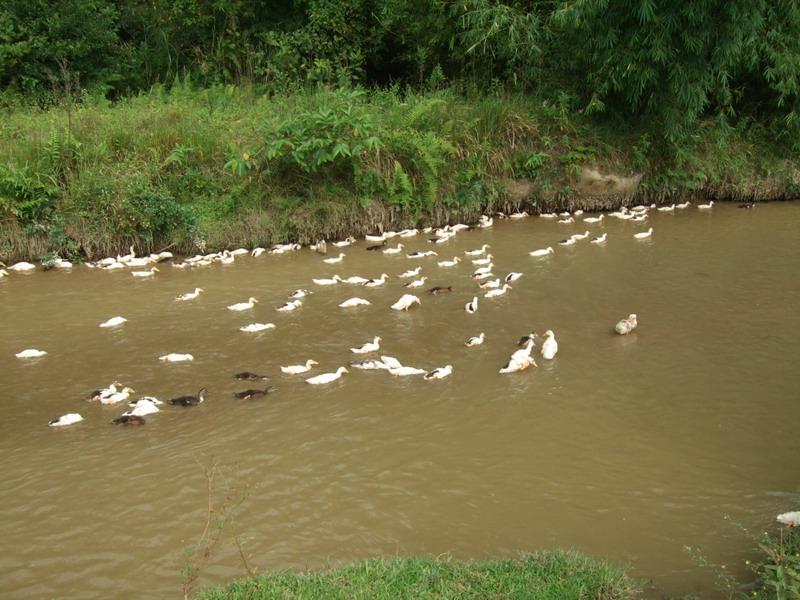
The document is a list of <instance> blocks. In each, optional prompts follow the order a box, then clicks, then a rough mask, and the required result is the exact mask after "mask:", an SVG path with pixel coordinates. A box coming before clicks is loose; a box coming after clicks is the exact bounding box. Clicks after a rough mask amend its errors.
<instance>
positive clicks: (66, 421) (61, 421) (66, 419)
mask: <svg viewBox="0 0 800 600" xmlns="http://www.w3.org/2000/svg"><path fill="white" fill-rule="evenodd" d="M81 421H83V417H82V416H80V415H79V414H78V413H67V414H66V415H62V416H60V417H58V418H57V419H51V420H49V421H48V422H47V424H48V425H49V426H50V427H66V426H67V425H74V424H75V423H80V422H81Z"/></svg>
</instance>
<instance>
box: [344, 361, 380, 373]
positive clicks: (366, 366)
mask: <svg viewBox="0 0 800 600" xmlns="http://www.w3.org/2000/svg"><path fill="white" fill-rule="evenodd" d="M350 366H351V367H353V368H354V369H363V370H365V371H372V370H377V369H382V370H384V371H388V370H389V367H388V366H387V365H386V363H384V362H382V361H380V360H375V359H369V360H362V361H360V362H355V363H350Z"/></svg>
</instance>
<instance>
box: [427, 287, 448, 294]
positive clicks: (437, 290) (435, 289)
mask: <svg viewBox="0 0 800 600" xmlns="http://www.w3.org/2000/svg"><path fill="white" fill-rule="evenodd" d="M452 291H453V286H452V285H448V286H447V287H442V286H440V285H437V286H434V287H432V288H431V289H429V290H427V292H428V293H429V294H431V295H432V296H435V295H436V294H449V293H450V292H452Z"/></svg>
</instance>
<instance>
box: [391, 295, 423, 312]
mask: <svg viewBox="0 0 800 600" xmlns="http://www.w3.org/2000/svg"><path fill="white" fill-rule="evenodd" d="M415 304H419V305H422V302H420V299H419V298H417V297H416V296H414V295H413V294H403V295H402V296H400V299H399V300H398V301H397V302H395V303H394V304H392V306H391V309H392V310H408V309H409V308H411V307H412V306H413V305H415Z"/></svg>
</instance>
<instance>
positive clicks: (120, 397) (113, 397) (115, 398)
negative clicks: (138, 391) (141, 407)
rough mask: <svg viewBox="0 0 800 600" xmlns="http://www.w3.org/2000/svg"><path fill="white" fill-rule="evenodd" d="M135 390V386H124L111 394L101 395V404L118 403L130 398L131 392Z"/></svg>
mask: <svg viewBox="0 0 800 600" xmlns="http://www.w3.org/2000/svg"><path fill="white" fill-rule="evenodd" d="M134 391H135V390H134V389H133V388H129V387H124V388H122V389H121V390H120V391H118V392H115V393H113V394H110V395H108V396H103V395H101V396H100V404H117V403H119V402H124V401H125V400H127V399H128V398H130V396H131V394H132V393H133V392H134Z"/></svg>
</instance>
